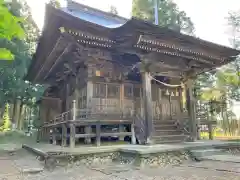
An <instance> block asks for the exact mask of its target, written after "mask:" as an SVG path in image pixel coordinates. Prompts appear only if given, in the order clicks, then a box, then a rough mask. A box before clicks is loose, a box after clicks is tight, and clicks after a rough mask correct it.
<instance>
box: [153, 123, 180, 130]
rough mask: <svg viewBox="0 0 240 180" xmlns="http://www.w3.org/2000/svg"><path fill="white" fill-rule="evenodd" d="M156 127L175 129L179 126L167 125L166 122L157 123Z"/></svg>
mask: <svg viewBox="0 0 240 180" xmlns="http://www.w3.org/2000/svg"><path fill="white" fill-rule="evenodd" d="M154 128H155V129H156V130H175V129H177V126H175V125H165V124H156V125H154Z"/></svg>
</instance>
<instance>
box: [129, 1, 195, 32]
mask: <svg viewBox="0 0 240 180" xmlns="http://www.w3.org/2000/svg"><path fill="white" fill-rule="evenodd" d="M132 14H133V16H135V17H138V18H141V19H145V20H148V21H152V22H154V17H155V16H154V0H133V9H132ZM158 20H159V25H160V26H164V27H166V26H167V27H169V28H172V29H176V30H181V31H182V32H184V33H188V34H193V33H194V25H193V23H192V21H191V19H190V18H189V17H188V16H187V15H186V13H185V12H184V11H180V10H179V9H178V6H177V4H176V3H174V2H173V1H172V0H158Z"/></svg>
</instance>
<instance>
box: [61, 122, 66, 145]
mask: <svg viewBox="0 0 240 180" xmlns="http://www.w3.org/2000/svg"><path fill="white" fill-rule="evenodd" d="M66 145H67V127H66V125H65V124H62V147H65V146H66Z"/></svg>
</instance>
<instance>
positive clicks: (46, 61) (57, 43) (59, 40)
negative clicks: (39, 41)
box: [33, 36, 63, 81]
mask: <svg viewBox="0 0 240 180" xmlns="http://www.w3.org/2000/svg"><path fill="white" fill-rule="evenodd" d="M62 39H63V37H62V36H60V37H59V38H58V40H57V42H56V44H55V46H54V47H53V49H52V51H51V52H50V54H49V55H48V56H47V58H46V60H45V61H44V63H43V64H42V66H41V67H40V70H39V71H38V72H37V75H36V76H35V78H34V79H33V81H35V80H36V79H37V78H38V76H39V74H41V72H42V70H43V68H44V66H45V64H47V63H49V62H48V60H49V57H51V56H52V54H53V53H54V52H55V51H56V49H57V48H58V46H59V44H60V42H61V40H62Z"/></svg>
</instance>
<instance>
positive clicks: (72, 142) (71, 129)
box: [69, 124, 76, 148]
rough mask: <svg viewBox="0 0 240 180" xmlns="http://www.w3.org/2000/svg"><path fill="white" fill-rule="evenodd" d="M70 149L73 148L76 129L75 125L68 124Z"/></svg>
mask: <svg viewBox="0 0 240 180" xmlns="http://www.w3.org/2000/svg"><path fill="white" fill-rule="evenodd" d="M69 126H70V148H74V147H75V135H76V127H75V124H70V125H69Z"/></svg>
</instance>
